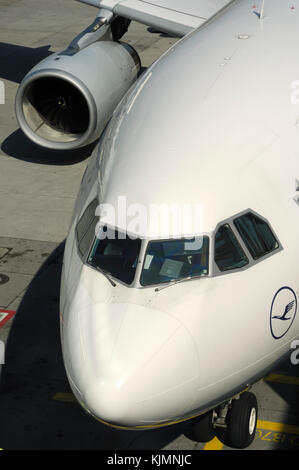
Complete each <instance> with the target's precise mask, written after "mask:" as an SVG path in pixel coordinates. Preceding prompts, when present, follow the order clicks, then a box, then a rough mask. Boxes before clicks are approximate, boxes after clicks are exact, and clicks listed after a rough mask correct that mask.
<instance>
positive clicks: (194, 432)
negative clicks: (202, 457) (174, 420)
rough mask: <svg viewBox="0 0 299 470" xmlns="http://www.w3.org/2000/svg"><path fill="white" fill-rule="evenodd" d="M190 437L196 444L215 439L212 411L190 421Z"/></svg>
mask: <svg viewBox="0 0 299 470" xmlns="http://www.w3.org/2000/svg"><path fill="white" fill-rule="evenodd" d="M190 437H191V438H192V440H193V441H197V442H208V441H210V440H211V439H213V437H215V429H214V427H213V411H209V412H208V413H205V414H204V415H202V416H199V417H198V418H195V419H194V420H193V421H192V423H191V433H190Z"/></svg>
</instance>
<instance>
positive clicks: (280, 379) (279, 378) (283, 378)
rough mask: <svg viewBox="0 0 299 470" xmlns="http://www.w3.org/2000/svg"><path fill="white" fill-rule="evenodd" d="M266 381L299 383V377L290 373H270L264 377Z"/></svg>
mask: <svg viewBox="0 0 299 470" xmlns="http://www.w3.org/2000/svg"><path fill="white" fill-rule="evenodd" d="M265 380H266V381H267V382H278V383H282V384H290V385H299V377H292V376H290V375H281V374H270V375H267V377H265Z"/></svg>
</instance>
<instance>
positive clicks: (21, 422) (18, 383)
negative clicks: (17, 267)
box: [0, 243, 184, 450]
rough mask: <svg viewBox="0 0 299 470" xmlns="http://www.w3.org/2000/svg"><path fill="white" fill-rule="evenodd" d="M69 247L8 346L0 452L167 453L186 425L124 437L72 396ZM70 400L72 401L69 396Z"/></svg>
mask: <svg viewBox="0 0 299 470" xmlns="http://www.w3.org/2000/svg"><path fill="white" fill-rule="evenodd" d="M63 249H64V244H63V243H62V244H61V245H59V246H58V247H57V248H56V250H55V251H54V252H53V253H52V254H51V255H50V256H49V258H48V259H47V261H46V262H45V263H44V265H43V266H42V267H41V268H40V270H39V271H38V273H37V274H36V276H35V277H34V278H33V280H32V282H31V284H30V285H29V287H28V289H27V291H26V293H25V295H24V297H23V299H22V301H21V304H20V306H19V308H18V310H17V313H16V315H15V317H14V321H13V324H12V327H11V330H10V333H9V337H8V340H7V343H6V352H5V365H4V366H3V369H2V375H1V387H0V416H1V420H0V446H1V447H2V448H3V449H6V450H23V449H27V450H45V449H51V450H62V449H64V450H72V449H73V450H76V449H77V450H127V449H130V450H133V449H135V450H137V449H142V450H150V449H155V450H158V449H161V448H163V447H164V446H166V445H167V444H168V443H170V442H171V441H173V440H174V439H175V438H176V437H178V436H179V435H180V434H182V432H183V430H184V428H183V427H182V426H181V425H180V426H179V425H178V426H172V427H169V428H164V429H160V430H155V431H145V432H136V431H135V432H134V431H118V430H114V429H112V428H109V427H107V426H105V425H103V424H101V423H99V422H97V421H96V420H95V419H93V418H91V417H90V416H89V415H88V414H86V413H85V412H84V410H83V409H82V408H81V406H80V405H79V404H78V403H77V402H76V401H74V402H73V401H71V402H67V401H63V400H62V401H60V400H57V399H55V396H56V394H57V393H67V394H69V393H70V387H69V384H68V381H67V378H66V374H65V369H64V365H63V360H62V353H61V345H60V332H59V291H60V277H61V267H62V255H63ZM67 396H68V397H69V396H70V395H67Z"/></svg>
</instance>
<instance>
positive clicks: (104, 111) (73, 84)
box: [16, 41, 140, 150]
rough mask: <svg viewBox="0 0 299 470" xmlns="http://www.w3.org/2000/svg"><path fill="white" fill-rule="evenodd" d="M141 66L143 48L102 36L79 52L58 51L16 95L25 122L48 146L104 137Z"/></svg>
mask: <svg viewBox="0 0 299 470" xmlns="http://www.w3.org/2000/svg"><path fill="white" fill-rule="evenodd" d="M139 71H140V59H139V57H138V54H137V52H136V51H135V50H134V49H133V48H132V47H131V46H129V45H128V44H125V43H119V42H114V41H98V42H95V43H93V44H91V45H89V46H87V47H86V48H84V49H82V50H80V51H79V52H77V53H76V54H74V55H68V54H65V53H55V54H53V55H51V56H50V57H48V58H46V59H45V60H43V61H42V62H40V63H39V64H38V65H36V66H35V67H34V68H33V69H32V70H31V71H30V72H29V73H28V74H27V75H26V76H25V78H24V80H23V81H22V83H21V85H20V87H19V89H18V92H17V96H16V116H17V119H18V122H19V125H20V127H21V129H22V130H23V132H24V133H25V134H26V135H27V137H29V139H31V140H32V141H33V142H35V143H36V144H38V145H41V146H42V147H46V148H49V149H56V150H71V149H76V148H79V147H82V146H85V145H88V144H90V143H92V142H94V141H95V140H96V139H97V138H98V137H100V135H101V133H102V131H103V129H104V127H105V126H106V124H107V122H108V121H109V119H110V117H111V115H112V113H113V111H114V109H115V107H116V106H117V104H118V103H119V102H120V100H121V99H122V98H123V96H124V95H125V93H126V92H127V90H128V89H129V88H130V86H131V85H132V84H133V82H134V81H135V80H136V79H137V77H138V72H139Z"/></svg>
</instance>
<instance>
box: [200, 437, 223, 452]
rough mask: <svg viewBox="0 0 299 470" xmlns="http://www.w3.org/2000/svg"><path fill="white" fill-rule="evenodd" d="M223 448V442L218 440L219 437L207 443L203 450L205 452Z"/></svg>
mask: <svg viewBox="0 0 299 470" xmlns="http://www.w3.org/2000/svg"><path fill="white" fill-rule="evenodd" d="M222 448H223V444H222V442H220V441H219V439H217V437H214V439H212V440H211V441H209V442H207V443H206V444H205V446H204V448H203V450H221V449H222Z"/></svg>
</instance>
